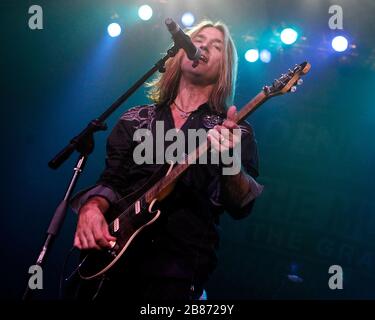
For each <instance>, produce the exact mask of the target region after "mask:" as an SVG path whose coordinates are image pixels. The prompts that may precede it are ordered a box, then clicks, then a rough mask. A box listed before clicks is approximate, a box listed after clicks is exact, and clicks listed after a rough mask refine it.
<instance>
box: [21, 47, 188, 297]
mask: <svg viewBox="0 0 375 320" xmlns="http://www.w3.org/2000/svg"><path fill="white" fill-rule="evenodd" d="M180 48H181V47H180V46H179V45H178V44H174V46H173V47H172V48H170V49H169V50H168V51H167V54H166V55H165V56H164V57H163V58H162V59H160V60H159V61H157V62H156V64H155V65H154V66H153V67H152V68H151V69H150V70H149V71H147V72H146V73H145V74H144V75H143V76H142V77H141V78H140V79H139V80H137V81H136V82H135V83H134V84H133V86H131V87H130V88H129V89H128V90H127V91H126V92H125V93H124V94H123V95H122V96H121V97H119V98H118V99H117V100H116V101H115V102H114V103H113V104H112V105H111V106H110V107H108V109H107V110H106V111H105V112H103V113H102V114H101V115H100V116H99V117H98V118H96V119H94V120H92V121H91V122H90V123H89V124H88V125H87V127H86V128H85V129H83V130H82V131H81V132H80V133H79V134H78V135H77V136H75V137H74V138H73V139H72V140H71V141H70V143H69V144H68V145H67V146H66V147H65V148H63V149H62V150H61V151H60V152H59V153H58V154H57V155H56V156H55V157H54V158H53V159H52V160H51V161H50V162H49V163H48V166H49V167H50V168H52V169H57V168H58V167H60V166H61V164H63V163H64V162H65V161H66V160H67V159H68V158H69V157H70V155H71V154H72V153H73V152H74V151H77V152H78V153H79V154H80V155H79V157H78V161H77V164H76V165H75V167H74V169H73V171H74V174H73V177H72V178H71V181H70V183H69V186H68V188H67V191H66V193H65V196H64V198H63V200H62V201H61V203H60V204H59V205H58V207H57V209H56V211H55V213H54V215H53V217H52V219H51V222H50V225H49V227H48V230H47V238H46V240H45V242H44V245H43V247H42V250H41V251H40V253H39V256H38V259H37V261H36V265H37V266H40V267H41V266H42V265H43V264H44V263H45V258H46V256H47V254H48V253H49V250H50V247H51V245H52V243H53V241H54V239H55V238H56V237H57V235H58V233H59V231H60V229H61V226H62V224H63V222H64V219H65V216H66V213H67V209H68V205H69V200H70V197H71V195H72V192H73V190H74V188H75V186H76V184H77V181H78V177H79V175H80V174H81V173H82V171H83V169H84V167H85V164H86V162H87V159H88V156H89V155H90V154H91V153H92V151H93V150H94V133H95V132H97V131H103V130H106V129H107V125H106V124H105V122H104V121H105V120H106V119H107V118H108V117H109V116H110V115H111V114H112V113H113V112H115V111H116V110H117V109H118V108H119V107H120V105H121V104H122V103H124V102H125V101H126V100H127V99H128V98H129V97H130V96H131V95H132V94H133V93H134V92H135V91H136V90H137V89H138V88H139V87H140V86H142V85H143V84H144V82H145V81H146V80H147V79H148V78H149V77H151V76H152V75H153V74H154V73H155V72H156V71H159V72H161V73H163V72H165V62H166V61H167V60H168V59H169V58H171V57H174V56H175V55H176V54H177V52H178V50H179V49H180ZM32 291H33V290H32V289H31V288H30V287H29V284H28V285H27V286H26V289H25V292H24V294H23V297H22V300H24V301H26V300H30V298H31V296H32Z"/></svg>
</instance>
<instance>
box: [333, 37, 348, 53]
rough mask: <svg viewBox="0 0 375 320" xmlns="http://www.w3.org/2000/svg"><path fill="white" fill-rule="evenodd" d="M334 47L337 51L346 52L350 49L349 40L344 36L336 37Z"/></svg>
mask: <svg viewBox="0 0 375 320" xmlns="http://www.w3.org/2000/svg"><path fill="white" fill-rule="evenodd" d="M332 48H333V50H335V51H337V52H344V51H345V50H346V49H348V40H347V39H346V38H345V37H343V36H337V37H334V38H333V40H332Z"/></svg>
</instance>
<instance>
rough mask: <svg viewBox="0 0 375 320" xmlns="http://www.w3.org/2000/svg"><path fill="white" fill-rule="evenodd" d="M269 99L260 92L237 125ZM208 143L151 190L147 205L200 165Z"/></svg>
mask: <svg viewBox="0 0 375 320" xmlns="http://www.w3.org/2000/svg"><path fill="white" fill-rule="evenodd" d="M267 99H268V97H267V95H266V94H265V93H264V91H263V90H262V91H261V92H259V93H258V94H257V95H256V96H255V97H254V98H253V99H252V100H251V101H249V102H248V103H247V104H246V105H245V106H244V107H243V108H241V110H239V111H238V113H237V119H236V123H239V122H241V121H242V120H244V119H246V118H247V117H248V116H249V115H250V114H252V113H253V112H254V111H255V110H256V109H257V108H258V107H259V106H261V105H262V104H263V103H264V102H265V101H266V100H267ZM208 148H209V146H208V143H207V141H206V142H204V143H202V144H201V145H200V146H199V147H198V148H197V149H196V150H194V151H193V152H191V153H190V154H188V155H187V156H186V157H185V161H184V162H183V163H178V164H176V165H175V166H174V167H173V169H172V171H171V172H169V174H168V175H166V176H165V177H163V178H162V179H161V180H159V182H157V183H156V184H155V185H154V186H153V187H152V188H151V189H149V190H148V191H147V192H146V194H145V199H146V202H147V203H150V202H151V201H152V200H153V199H155V198H157V197H158V195H159V194H160V193H162V192H163V190H165V189H166V188H168V187H169V186H170V185H172V184H173V183H175V182H176V180H177V179H178V178H179V177H180V176H181V174H182V173H184V172H185V171H186V170H187V169H188V168H189V166H190V164H192V163H198V159H199V158H200V157H201V156H202V155H203V154H205V153H206V152H207V151H208Z"/></svg>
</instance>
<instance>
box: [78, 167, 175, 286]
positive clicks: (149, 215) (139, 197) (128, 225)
mask: <svg viewBox="0 0 375 320" xmlns="http://www.w3.org/2000/svg"><path fill="white" fill-rule="evenodd" d="M172 167H173V164H172V165H168V166H162V167H161V168H160V169H159V170H158V171H157V172H155V173H154V174H153V175H152V176H151V178H150V179H149V180H148V181H147V182H146V183H145V184H144V185H143V186H142V187H141V188H139V189H138V190H137V191H135V192H133V193H131V194H129V195H128V196H126V197H124V198H122V199H120V200H119V201H117V202H116V203H115V204H113V205H112V206H111V208H110V209H109V211H108V212H106V220H107V222H108V227H109V232H110V234H111V235H112V236H114V237H116V242H112V243H111V245H112V247H111V249H103V250H87V251H82V253H83V254H82V260H81V263H80V265H79V268H78V272H79V275H80V277H81V278H82V279H85V280H89V279H94V278H96V277H98V276H100V275H103V274H104V273H105V272H107V271H108V270H109V269H110V268H111V267H112V266H113V265H114V264H115V263H116V262H117V261H118V260H119V259H120V258H121V257H122V256H123V255H124V254H125V253H126V251H127V249H128V248H129V246H130V245H131V244H132V243H133V241H134V239H135V238H136V237H137V236H138V235H139V233H140V232H141V231H142V230H143V229H144V228H145V227H147V226H149V225H151V224H152V223H154V222H155V221H156V220H157V218H159V216H160V210H156V209H154V208H153V207H154V204H155V203H156V202H157V201H158V200H162V199H163V198H164V197H166V196H167V195H168V194H169V193H170V192H171V191H172V189H173V188H170V189H171V190H169V192H166V191H164V192H163V194H162V195H160V197H158V198H157V199H156V198H155V199H153V200H152V201H151V202H150V203H148V202H147V201H146V199H145V197H144V195H145V190H148V189H150V188H151V187H152V186H153V185H154V184H155V183H156V182H157V181H159V180H160V179H161V178H162V177H164V176H165V175H168V174H169V173H170V171H171V169H172ZM125 255H126V254H125ZM124 258H126V257H124Z"/></svg>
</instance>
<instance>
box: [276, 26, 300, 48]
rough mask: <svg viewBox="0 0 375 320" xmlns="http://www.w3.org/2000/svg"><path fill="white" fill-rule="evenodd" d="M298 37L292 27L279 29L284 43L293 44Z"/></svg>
mask: <svg viewBox="0 0 375 320" xmlns="http://www.w3.org/2000/svg"><path fill="white" fill-rule="evenodd" d="M297 38H298V33H297V31H296V30H294V29H292V28H286V29H284V30H283V31H281V34H280V39H281V41H282V42H283V43H285V44H288V45H289V44H293V43H294V42H296V40H297Z"/></svg>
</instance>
